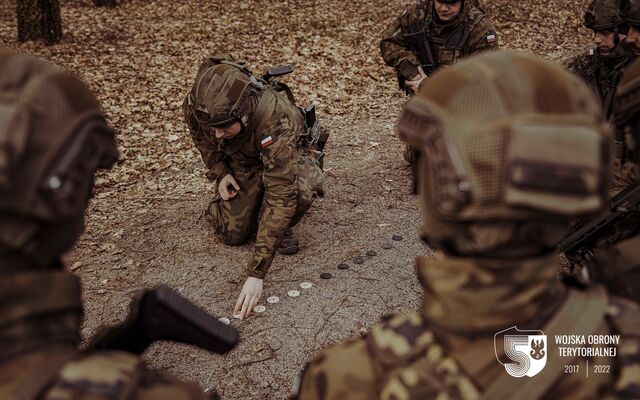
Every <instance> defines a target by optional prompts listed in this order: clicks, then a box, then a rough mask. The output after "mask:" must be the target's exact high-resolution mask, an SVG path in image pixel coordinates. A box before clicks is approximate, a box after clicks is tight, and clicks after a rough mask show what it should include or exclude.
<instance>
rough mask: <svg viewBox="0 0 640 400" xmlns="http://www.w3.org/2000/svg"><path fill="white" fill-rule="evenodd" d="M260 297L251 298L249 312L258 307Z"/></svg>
mask: <svg viewBox="0 0 640 400" xmlns="http://www.w3.org/2000/svg"><path fill="white" fill-rule="evenodd" d="M258 300H259V298H258V295H257V294H254V295H253V297H251V303H250V304H249V311H251V310H253V309H254V307H255V306H257V305H258Z"/></svg>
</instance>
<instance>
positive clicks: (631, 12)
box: [621, 0, 640, 26]
mask: <svg viewBox="0 0 640 400" xmlns="http://www.w3.org/2000/svg"><path fill="white" fill-rule="evenodd" d="M621 8H622V12H621V14H622V18H623V19H624V21H625V22H626V23H627V24H629V25H631V26H640V1H638V0H622V6H621Z"/></svg>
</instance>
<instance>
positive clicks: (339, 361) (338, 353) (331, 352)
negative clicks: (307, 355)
mask: <svg viewBox="0 0 640 400" xmlns="http://www.w3.org/2000/svg"><path fill="white" fill-rule="evenodd" d="M376 384H377V382H376V375H375V369H374V366H373V363H372V361H371V358H370V356H369V353H368V351H367V347H366V342H365V341H364V340H362V339H360V340H356V341H352V342H347V343H343V344H339V345H337V346H335V347H332V348H330V349H327V350H323V351H321V352H320V354H319V355H318V356H317V357H316V358H315V359H314V360H313V361H311V362H310V363H309V364H307V366H306V368H305V369H304V371H303V372H302V376H301V378H300V385H299V388H298V397H297V398H298V400H338V399H349V400H368V399H376V398H378V394H377V391H376Z"/></svg>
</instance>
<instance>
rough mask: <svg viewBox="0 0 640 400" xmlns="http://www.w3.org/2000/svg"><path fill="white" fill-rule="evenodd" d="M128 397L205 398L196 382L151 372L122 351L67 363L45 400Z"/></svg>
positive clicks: (158, 399)
mask: <svg viewBox="0 0 640 400" xmlns="http://www.w3.org/2000/svg"><path fill="white" fill-rule="evenodd" d="M107 393H108V394H109V396H108V397H109V398H114V399H116V398H118V399H119V398H127V399H136V400H152V399H153V400H200V399H202V400H205V399H208V398H210V397H209V396H208V395H207V394H205V393H204V392H203V391H202V390H201V389H200V387H199V386H198V385H197V384H194V383H188V382H184V381H180V380H178V379H176V378H174V377H172V376H170V375H168V374H164V373H159V372H154V371H150V370H149V369H148V368H147V366H146V365H145V364H144V362H143V361H142V360H141V359H140V358H139V357H138V356H136V355H134V354H131V353H127V352H122V351H99V352H92V353H85V354H83V355H82V356H81V357H79V358H77V359H75V360H73V361H71V362H69V363H67V364H65V365H64V367H63V368H62V369H61V370H60V372H59V374H58V376H57V377H56V378H55V379H54V380H53V382H52V384H51V385H50V386H49V388H48V390H47V394H46V396H44V398H47V399H89V398H92V399H93V398H95V399H97V398H105V394H107Z"/></svg>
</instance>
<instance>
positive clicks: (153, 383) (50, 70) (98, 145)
mask: <svg viewBox="0 0 640 400" xmlns="http://www.w3.org/2000/svg"><path fill="white" fill-rule="evenodd" d="M116 159H117V150H116V144H115V139H114V133H113V132H112V131H111V130H110V129H109V128H108V126H107V124H106V122H105V120H104V117H103V115H102V113H101V111H100V105H99V104H98V102H97V100H96V99H95V97H94V96H93V94H92V93H91V92H90V91H89V90H88V89H87V88H86V86H85V85H84V84H83V83H82V82H80V81H79V80H78V79H77V78H75V77H73V76H72V75H70V74H68V73H66V72H64V71H63V70H61V69H59V68H57V67H54V66H52V65H50V64H48V63H46V62H44V61H41V60H38V59H35V58H31V57H28V56H24V55H19V54H17V53H12V52H0V220H1V221H2V223H0V398H1V399H20V400H23V399H24V400H26V399H36V398H38V399H185V400H186V399H203V398H206V397H205V395H204V394H203V393H202V391H201V390H200V389H199V388H198V387H197V386H196V385H192V384H187V383H184V382H180V381H178V380H176V379H174V378H171V377H169V376H168V375H165V374H158V373H153V372H151V371H149V370H147V369H146V367H145V366H144V363H143V362H142V360H141V359H140V358H139V357H137V356H135V355H133V354H130V353H124V352H118V351H79V350H78V343H79V340H80V323H81V319H82V300H81V293H80V281H79V279H78V278H77V277H76V276H74V275H73V274H70V273H67V272H65V271H64V269H63V265H62V264H61V262H60V256H61V254H63V253H65V252H66V251H68V250H69V248H71V247H72V246H73V244H74V243H75V242H76V240H77V238H78V237H79V236H80V234H81V233H82V230H83V227H84V223H83V222H84V221H83V219H84V210H85V208H86V205H87V202H88V199H89V196H90V193H91V190H92V188H93V177H94V174H95V171H96V169H98V168H110V167H111V166H112V165H113V164H114V163H115V161H116Z"/></svg>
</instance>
